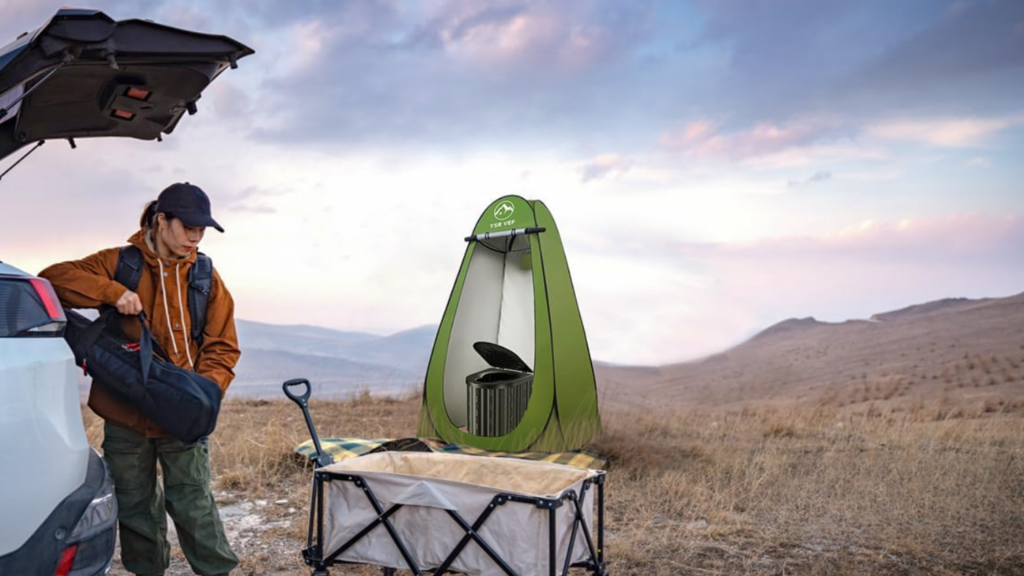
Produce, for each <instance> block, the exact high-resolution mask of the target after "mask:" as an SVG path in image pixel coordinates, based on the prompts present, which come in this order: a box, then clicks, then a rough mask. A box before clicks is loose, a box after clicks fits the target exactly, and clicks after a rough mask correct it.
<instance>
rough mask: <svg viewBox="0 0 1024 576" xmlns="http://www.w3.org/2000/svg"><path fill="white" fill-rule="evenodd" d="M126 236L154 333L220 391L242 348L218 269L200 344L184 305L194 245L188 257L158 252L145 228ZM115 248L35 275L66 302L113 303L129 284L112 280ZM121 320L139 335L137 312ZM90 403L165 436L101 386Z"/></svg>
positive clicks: (107, 415)
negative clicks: (134, 251) (136, 258)
mask: <svg viewBox="0 0 1024 576" xmlns="http://www.w3.org/2000/svg"><path fill="white" fill-rule="evenodd" d="M128 242H130V243H131V244H133V245H135V246H137V247H138V248H139V249H140V250H141V251H142V256H143V262H144V266H145V270H144V271H143V274H142V277H141V278H140V279H139V286H138V289H137V290H136V293H137V294H138V295H139V298H140V299H141V300H142V307H143V309H144V310H145V311H146V317H147V318H148V319H149V328H150V330H151V331H152V332H153V337H154V338H155V339H156V341H157V343H158V344H160V346H161V347H162V348H163V349H164V351H165V352H167V354H168V355H169V356H170V360H171V361H172V362H174V363H175V364H177V365H178V366H181V367H182V368H189V369H192V370H195V371H196V372H198V373H200V374H202V375H203V376H206V377H207V378H209V379H211V380H213V381H214V382H216V383H217V385H218V386H220V389H221V394H223V393H224V392H226V391H227V388H228V385H229V384H231V380H232V379H233V378H234V377H235V373H234V371H233V370H232V369H233V368H234V367H235V364H237V363H238V358H239V356H241V351H240V350H239V349H238V335H237V333H236V332H235V303H234V300H232V298H231V293H230V292H228V289H227V287H226V286H224V282H223V281H222V280H221V278H220V275H219V274H217V270H216V269H214V271H213V285H212V286H211V289H210V298H209V303H208V304H207V309H206V328H205V329H204V331H203V345H202V347H200V346H198V345H197V344H196V343H195V342H193V341H192V339H191V338H190V337H189V334H191V324H192V317H191V316H190V315H189V310H188V280H187V278H188V271H189V269H190V268H191V267H192V264H193V263H194V262H195V260H196V253H195V251H192V253H191V254H189V255H188V257H186V258H181V259H173V258H160V257H159V256H158V255H157V253H156V251H155V250H154V249H153V248H152V247H151V246H150V245H149V242H147V239H146V232H145V231H144V230H139V231H138V232H136V233H135V234H134V235H132V237H131V238H129V239H128ZM119 250H120V248H108V249H106V250H101V251H99V252H97V253H95V254H93V255H91V256H87V257H85V258H83V259H81V260H72V261H70V262H62V263H60V264H54V265H53V266H50V267H49V268H47V269H46V270H43V271H42V272H40V273H39V275H40V276H42V277H43V278H46V279H47V280H49V281H50V283H51V284H53V288H54V291H56V293H57V297H58V298H60V302H61V304H62V305H63V306H64V307H65V308H98V307H100V306H102V305H104V304H108V305H111V306H113V305H114V304H116V303H117V300H118V299H119V298H120V297H121V296H122V295H123V294H124V293H125V291H126V290H127V288H125V286H124V285H122V284H120V283H118V282H117V281H115V280H113V278H114V275H115V271H116V269H117V256H118V252H119ZM147 272H148V273H147ZM161 274H162V275H163V277H162V282H161ZM121 325H122V328H123V329H124V332H125V334H126V335H127V336H128V337H129V338H133V339H138V337H139V333H140V330H139V323H138V321H137V320H136V319H135V318H132V317H126V318H124V319H123V320H122V322H121ZM89 407H90V408H92V409H93V411H94V412H96V414H98V415H100V416H102V417H103V418H105V419H107V420H109V421H111V422H113V423H115V424H119V425H121V426H125V427H127V428H131V429H133V430H135V431H137V432H139V433H141V434H145V435H146V437H148V438H158V437H164V436H167V434H166V433H164V431H163V430H161V429H160V427H159V426H157V425H156V424H155V423H153V422H152V421H151V420H149V419H148V418H146V417H145V416H143V415H142V414H141V413H140V412H139V411H138V410H136V409H135V408H133V407H131V406H129V405H128V404H125V403H124V402H122V401H120V400H118V399H117V398H115V397H113V396H112V395H111V394H110V393H108V392H107V391H106V390H104V389H103V388H102V387H101V386H93V387H92V388H91V390H90V391H89Z"/></svg>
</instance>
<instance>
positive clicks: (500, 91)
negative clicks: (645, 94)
mask: <svg viewBox="0 0 1024 576" xmlns="http://www.w3.org/2000/svg"><path fill="white" fill-rule="evenodd" d="M651 18H652V15H651V9H650V8H649V5H648V3H647V2H636V3H630V4H629V5H628V6H624V5H620V4H617V3H615V2H611V1H610V0H600V1H598V2H589V1H583V0H570V1H567V2H559V3H547V2H540V1H524V2H511V1H507V0H506V1H499V2H493V3H478V2H466V1H461V0H449V1H443V2H439V3H436V4H431V5H428V6H420V7H417V8H415V9H412V8H410V7H409V6H406V5H404V4H403V3H390V2H387V3H385V2H380V3H374V2H357V3H344V4H341V5H336V4H330V9H327V7H324V8H323V9H314V10H311V11H310V13H309V14H308V15H307V18H306V19H305V20H303V21H299V22H295V21H293V22H291V23H289V24H288V26H289V28H288V30H301V31H303V32H302V33H293V32H288V33H285V34H284V35H283V36H282V37H281V39H282V40H283V41H284V42H286V43H288V44H289V45H290V46H291V48H290V49H289V50H288V52H289V53H294V54H290V55H286V58H287V60H288V64H287V66H282V67H281V70H279V71H277V73H275V74H274V75H272V76H271V77H269V78H267V81H266V82H265V84H264V88H265V90H264V93H263V96H262V98H261V102H260V106H261V108H260V112H261V113H260V114H259V116H260V119H261V120H260V122H259V124H258V125H257V126H255V128H254V130H253V135H254V136H255V137H256V138H258V139H260V140H262V141H265V142H288V143H292V144H309V143H314V144H323V143H325V142H331V143H334V144H335V145H336V146H337V147H340V148H342V149H354V148H356V147H360V148H362V149H366V148H367V147H374V148H383V147H388V146H391V147H396V148H405V149H408V148H424V147H431V148H436V147H438V146H443V147H444V148H445V149H449V150H451V149H464V148H465V147H466V146H467V145H468V143H469V142H472V143H473V147H474V149H479V146H480V145H491V146H495V147H499V148H502V149H508V148H509V147H510V146H517V145H520V144H522V143H523V142H526V141H529V142H542V141H546V142H547V143H549V145H550V143H552V142H554V143H555V145H560V143H562V142H565V141H567V140H568V141H570V142H571V141H576V140H578V139H579V138H578V137H577V136H575V133H576V132H578V131H585V130H587V129H588V127H589V126H590V125H591V124H590V123H591V121H592V119H593V118H595V117H603V118H605V119H606V122H613V123H617V124H621V125H623V126H625V125H626V124H625V119H624V118H622V119H620V118H621V117H622V116H623V114H622V113H621V111H620V108H619V104H620V103H621V102H622V101H623V99H625V100H628V99H630V98H632V97H633V94H635V93H636V90H635V84H632V83H623V82H622V81H621V80H622V78H623V77H624V76H630V75H633V74H634V72H633V71H632V68H631V67H630V63H631V62H632V61H633V58H634V54H635V51H636V49H637V48H638V46H641V45H644V43H645V42H647V41H649V40H650V34H651V29H650V28H651ZM310 38H313V39H312V40H311V39H310ZM302 53H315V58H309V57H306V58H303V57H299V56H296V55H295V54H302ZM313 85H315V86H316V93H315V97H309V94H308V93H304V92H303V91H302V90H301V89H300V88H299V87H303V86H313ZM598 94H600V95H601V97H597V96H596V95H598ZM297 103H300V105H296V104H297ZM609 128H610V126H608V125H606V126H605V129H609ZM611 132H612V133H616V132H615V131H614V130H612V131H611ZM553 135H554V139H552V136H553ZM620 137H621V136H620Z"/></svg>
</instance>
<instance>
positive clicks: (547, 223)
mask: <svg viewBox="0 0 1024 576" xmlns="http://www.w3.org/2000/svg"><path fill="white" fill-rule="evenodd" d="M466 241H467V242H468V245H467V247H466V254H465V256H464V257H463V258H462V266H461V267H460V268H459V273H458V276H457V277H456V279H455V286H454V287H453V288H452V293H451V296H450V297H449V299H448V306H447V308H446V309H445V312H444V317H443V318H442V319H441V325H440V327H439V328H438V332H437V338H436V340H435V341H434V348H433V351H432V352H431V355H430V363H429V364H428V367H427V375H426V380H425V383H424V390H423V406H422V409H421V411H420V423H419V429H418V435H419V436H420V437H437V438H441V439H443V440H445V441H447V442H451V443H454V444H459V445H463V446H474V447H477V448H482V449H485V450H502V451H511V452H522V451H542V452H561V451H566V450H575V449H578V448H581V447H582V446H583V445H584V444H585V443H586V442H587V441H588V440H589V439H590V438H591V437H593V436H594V434H596V433H598V432H600V430H601V417H600V414H599V413H598V408H597V387H596V384H595V381H594V367H593V364H592V363H591V360H590V350H589V348H588V347H587V338H586V334H585V333H584V330H583V321H582V320H581V318H580V312H579V306H578V304H577V303H576V293H575V291H574V290H573V286H572V279H571V278H570V277H569V266H568V264H567V262H566V259H565V251H564V250H563V248H562V240H561V238H560V237H559V234H558V228H556V227H555V220H554V219H553V218H552V217H551V212H549V211H548V209H547V207H546V206H545V205H544V204H543V203H542V202H540V201H539V200H525V199H523V198H521V197H519V196H505V197H503V198H499V199H498V200H496V201H495V202H494V203H493V204H491V205H490V206H488V207H487V209H486V210H485V211H484V213H483V215H482V216H481V217H480V219H479V220H478V221H477V223H476V227H474V229H473V234H472V235H471V236H469V237H468V238H466ZM478 351H479V353H478ZM501 372H505V373H508V375H507V376H502V375H501V374H497V373H501ZM531 373H532V377H530V375H531ZM488 379H490V382H488ZM495 379H497V381H495ZM489 384H492V385H491V386H489ZM524 406H525V407H524ZM474 411H476V412H474Z"/></svg>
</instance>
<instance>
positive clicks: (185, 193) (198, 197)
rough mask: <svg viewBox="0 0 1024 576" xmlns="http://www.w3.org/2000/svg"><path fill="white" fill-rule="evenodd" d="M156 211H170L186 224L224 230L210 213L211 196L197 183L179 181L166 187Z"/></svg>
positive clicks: (159, 198)
mask: <svg viewBox="0 0 1024 576" xmlns="http://www.w3.org/2000/svg"><path fill="white" fill-rule="evenodd" d="M156 211H157V212H169V213H170V214H172V215H173V216H174V217H175V218H177V219H179V220H181V221H182V222H183V223H184V224H185V225H186V226H212V227H214V228H216V229H217V230H219V231H220V232H223V231H224V228H222V227H221V225H220V224H217V221H216V220H214V219H213V215H211V214H210V197H209V196H207V195H206V192H203V190H202V189H201V188H200V187H199V186H196V185H195V184H189V183H188V182H178V183H176V184H171V185H170V186H168V187H167V188H165V189H164V191H163V192H161V193H160V196H158V197H157V199H156Z"/></svg>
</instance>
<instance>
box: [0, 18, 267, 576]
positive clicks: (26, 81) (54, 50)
mask: <svg viewBox="0 0 1024 576" xmlns="http://www.w3.org/2000/svg"><path fill="white" fill-rule="evenodd" d="M252 53H253V51H252V50H251V49H250V48H248V47H246V46H244V45H242V44H240V43H238V42H236V41H235V40H232V39H231V38H228V37H226V36H215V35H209V34H199V33H195V32H189V31H185V30H179V29H176V28H171V27H168V26H163V25H160V24H156V23H153V22H150V21H145V20H124V21H114V20H113V19H111V18H110V17H108V16H107V15H106V14H104V13H102V12H98V11H95V10H73V9H63V10H60V11H58V12H57V13H56V15H54V17H53V18H52V19H50V20H49V21H48V22H46V23H45V24H44V25H43V26H42V27H40V28H39V29H38V30H35V31H34V32H30V33H25V34H22V35H21V36H19V37H18V38H17V39H16V40H15V41H14V42H12V43H11V44H9V45H7V46H5V47H3V48H0V160H4V159H9V160H10V161H9V162H7V163H8V164H9V166H7V167H6V169H7V170H9V169H10V168H12V167H14V166H15V165H17V163H18V162H20V160H21V159H22V158H23V157H24V156H23V155H19V156H20V157H19V158H12V154H14V153H15V152H17V151H19V150H20V149H22V148H24V147H26V146H29V145H38V144H41V143H42V142H43V141H45V140H52V139H66V140H68V141H69V142H70V143H71V145H72V146H75V141H74V140H75V139H76V138H91V137H110V136H125V137H131V138H138V139H143V140H154V139H159V138H160V136H161V134H169V133H171V131H172V130H174V127H175V126H176V125H177V123H178V121H179V120H180V119H181V118H182V116H183V115H184V114H185V113H186V112H188V113H189V114H194V113H195V112H196V101H197V100H198V99H199V96H200V94H201V92H202V91H203V89H205V88H206V86H208V85H209V83H210V82H212V81H213V79H214V78H216V77H217V76H218V75H219V74H220V73H221V72H223V71H224V70H226V69H227V68H229V67H235V66H236V65H237V61H238V60H239V59H241V58H242V57H244V56H248V55H250V54H252ZM34 149H35V148H32V149H30V150H28V152H29V153H31V151H32V150H34ZM83 176H84V175H83ZM0 178H2V174H0ZM2 188H3V183H2V182H0V191H2ZM3 203H4V200H3V196H2V194H0V207H3ZM15 217H17V215H16V214H12V213H11V212H10V210H9V209H4V210H0V226H2V225H3V221H4V220H6V219H9V218H15ZM64 326H65V317H64V311H63V310H62V309H61V307H60V302H59V301H58V300H57V297H56V295H55V294H54V292H53V288H52V287H51V286H50V284H49V282H47V281H46V280H44V279H41V278H36V277H34V276H32V275H30V274H27V273H25V272H23V271H21V270H19V269H17V268H15V267H13V266H11V265H9V264H5V263H2V262H0V575H2V576H8V575H11V576H22V575H30V576H37V575H38V576H93V575H95V574H102V573H105V572H107V571H108V570H109V569H110V562H111V558H112V557H113V552H114V540H115V536H116V519H117V501H116V498H115V492H114V485H113V482H112V480H111V478H110V474H109V472H108V471H107V467H106V465H105V464H104V462H103V459H102V458H100V456H99V455H98V454H97V453H96V451H95V450H93V449H91V448H90V447H89V444H88V443H87V442H86V439H85V430H84V428H83V426H82V414H81V408H80V404H79V402H80V400H79V394H78V384H77V373H76V371H77V368H76V367H75V365H74V359H73V357H72V354H71V351H70V349H69V348H68V346H67V344H66V343H65V342H64V339H63V338H62V336H63V334H64Z"/></svg>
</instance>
